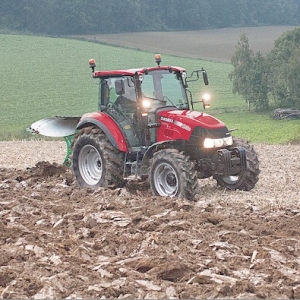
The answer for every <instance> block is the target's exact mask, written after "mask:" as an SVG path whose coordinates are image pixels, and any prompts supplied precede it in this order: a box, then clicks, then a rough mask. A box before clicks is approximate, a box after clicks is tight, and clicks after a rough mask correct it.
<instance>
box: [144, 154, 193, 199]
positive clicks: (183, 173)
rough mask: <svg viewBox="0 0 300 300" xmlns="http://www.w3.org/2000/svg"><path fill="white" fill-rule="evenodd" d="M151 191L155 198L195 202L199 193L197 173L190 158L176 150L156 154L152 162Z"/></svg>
mask: <svg viewBox="0 0 300 300" xmlns="http://www.w3.org/2000/svg"><path fill="white" fill-rule="evenodd" d="M149 181H150V189H151V192H152V194H153V195H155V196H169V197H174V196H176V197H179V198H186V199H188V200H193V199H194V196H195V195H196V193H197V192H198V180H197V172H196V171H195V167H194V163H193V162H191V161H190V159H189V157H187V156H185V155H184V154H182V153H179V152H178V150H176V149H164V150H160V151H158V152H156V153H154V155H153V158H152V159H151V161H150V176H149Z"/></svg>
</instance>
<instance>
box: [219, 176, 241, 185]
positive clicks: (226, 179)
mask: <svg viewBox="0 0 300 300" xmlns="http://www.w3.org/2000/svg"><path fill="white" fill-rule="evenodd" d="M238 180H239V176H237V175H233V176H227V177H223V181H224V182H226V183H227V184H235V183H237V182H238Z"/></svg>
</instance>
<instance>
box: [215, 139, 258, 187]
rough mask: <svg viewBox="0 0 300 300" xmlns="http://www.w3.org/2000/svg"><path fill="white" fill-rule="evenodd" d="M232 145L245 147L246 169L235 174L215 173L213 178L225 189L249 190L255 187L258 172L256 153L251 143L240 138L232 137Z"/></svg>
mask: <svg viewBox="0 0 300 300" xmlns="http://www.w3.org/2000/svg"><path fill="white" fill-rule="evenodd" d="M233 146H234V147H243V148H245V149H246V162H247V166H246V169H245V170H244V171H243V172H242V173H240V174H237V175H233V176H232V175H231V176H225V177H224V176H223V177H222V176H218V175H216V176H215V177H214V178H215V179H216V180H217V182H218V184H219V185H220V186H222V187H225V188H227V189H230V190H243V191H250V190H252V189H253V188H254V187H255V184H256V183H257V181H258V175H259V173H260V170H259V161H258V156H257V153H256V152H255V150H254V147H253V146H252V145H250V144H249V143H248V142H247V141H245V140H243V139H241V138H234V139H233Z"/></svg>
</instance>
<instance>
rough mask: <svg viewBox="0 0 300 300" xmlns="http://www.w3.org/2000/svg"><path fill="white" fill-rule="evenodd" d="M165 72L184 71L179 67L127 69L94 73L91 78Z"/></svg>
mask: <svg viewBox="0 0 300 300" xmlns="http://www.w3.org/2000/svg"><path fill="white" fill-rule="evenodd" d="M162 70H167V71H169V72H173V71H175V72H179V73H182V72H185V71H186V70H185V69H184V68H181V67H175V66H157V67H151V68H140V69H127V70H109V71H94V72H93V73H92V75H93V78H110V77H122V76H134V75H144V74H147V73H148V72H152V71H162Z"/></svg>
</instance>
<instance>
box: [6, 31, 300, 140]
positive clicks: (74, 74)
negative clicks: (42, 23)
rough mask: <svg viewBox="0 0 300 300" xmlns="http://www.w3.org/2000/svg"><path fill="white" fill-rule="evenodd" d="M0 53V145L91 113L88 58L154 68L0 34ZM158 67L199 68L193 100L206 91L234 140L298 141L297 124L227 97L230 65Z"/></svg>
mask: <svg viewBox="0 0 300 300" xmlns="http://www.w3.org/2000/svg"><path fill="white" fill-rule="evenodd" d="M0 49H1V56H0V66H1V74H0V82H1V90H0V95H1V101H0V140H12V139H18V140H19V139H30V138H33V136H32V135H31V134H30V133H28V132H27V131H26V128H28V127H29V126H30V124H32V123H33V122H35V121H37V120H39V119H42V118H46V117H52V116H56V115H63V116H77V115H79V116H80V115H82V114H83V113H85V112H91V111H96V110H97V97H98V86H97V85H98V81H97V80H93V79H92V76H91V70H90V69H89V67H88V60H89V58H95V59H96V62H97V68H98V69H121V68H135V67H149V66H152V65H154V64H155V62H154V54H155V53H152V52H147V51H140V50H132V49H128V48H122V47H116V46H109V45H101V44H97V43H92V42H87V41H78V40H74V39H62V38H49V37H35V36H23V35H0ZM162 64H164V65H176V66H182V67H185V68H186V69H187V71H188V73H190V72H191V71H193V70H195V69H200V68H202V67H204V68H205V69H206V70H207V72H208V75H209V80H210V85H209V86H208V87H204V85H203V83H202V81H201V80H200V81H197V82H195V83H191V85H190V88H191V90H192V91H193V94H194V98H197V97H200V94H201V93H202V92H203V91H209V92H210V93H211V94H212V95H213V100H212V104H211V108H210V109H209V110H207V111H206V112H208V113H211V114H212V115H214V116H216V117H217V118H219V119H221V120H222V121H224V122H225V123H226V125H227V126H228V128H238V131H236V132H235V133H234V135H236V136H240V137H243V138H245V139H248V140H250V141H251V142H265V143H288V142H297V141H298V140H299V141H300V122H299V121H275V120H272V119H271V118H270V115H271V112H270V113H266V114H259V115H258V114H255V113H249V112H248V111H247V107H246V103H245V101H244V100H243V99H242V98H240V97H235V96H233V95H232V92H231V89H232V84H231V82H230V81H229V79H228V73H229V72H230V70H231V65H230V64H228V63H220V62H213V61H205V60H200V59H189V58H181V57H177V56H172V55H163V62H162ZM39 138H40V137H39Z"/></svg>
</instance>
